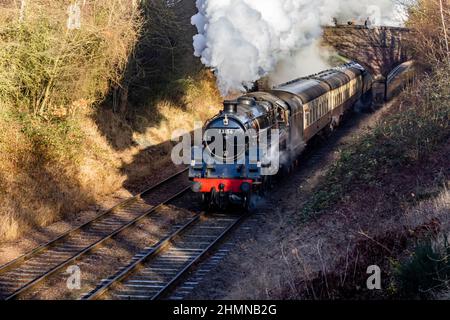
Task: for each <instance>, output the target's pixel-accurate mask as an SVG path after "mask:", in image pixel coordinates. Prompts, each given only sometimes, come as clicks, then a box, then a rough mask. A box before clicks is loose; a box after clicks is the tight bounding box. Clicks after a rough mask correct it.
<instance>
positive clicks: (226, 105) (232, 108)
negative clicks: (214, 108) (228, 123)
mask: <svg viewBox="0 0 450 320" xmlns="http://www.w3.org/2000/svg"><path fill="white" fill-rule="evenodd" d="M223 111H224V112H225V113H236V112H237V101H234V100H225V101H224V102H223Z"/></svg>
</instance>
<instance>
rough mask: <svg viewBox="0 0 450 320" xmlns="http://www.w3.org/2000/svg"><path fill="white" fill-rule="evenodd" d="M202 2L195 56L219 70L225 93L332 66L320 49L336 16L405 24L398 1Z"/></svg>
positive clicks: (196, 20)
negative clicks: (324, 30)
mask: <svg viewBox="0 0 450 320" xmlns="http://www.w3.org/2000/svg"><path fill="white" fill-rule="evenodd" d="M373 3H374V1H373V0H315V1H311V0H197V2H196V5H197V8H198V11H199V12H198V14H196V15H195V16H193V17H192V24H194V25H195V26H196V27H197V29H198V34H197V35H196V36H194V48H195V55H196V56H198V57H200V58H201V61H202V63H203V64H204V65H205V66H207V67H211V68H213V69H214V70H215V74H216V77H217V83H218V86H219V88H220V90H221V92H222V94H223V95H227V94H229V93H231V92H236V91H241V92H243V91H245V89H246V87H249V86H251V85H252V84H253V83H254V82H255V81H257V80H259V79H260V78H261V77H263V76H267V75H268V74H271V73H273V75H272V76H271V79H272V81H273V82H277V81H280V82H281V81H286V80H290V79H292V78H295V77H299V76H302V75H305V74H307V73H314V72H317V71H320V70H323V69H325V68H326V67H327V63H326V61H325V60H326V59H324V58H323V55H324V52H325V55H326V51H324V50H323V49H321V48H319V46H318V40H319V39H320V37H321V34H322V28H321V27H322V26H323V25H330V24H332V23H333V18H336V19H338V21H340V22H342V23H345V22H346V21H350V20H352V21H353V20H356V21H362V23H364V21H365V20H366V19H367V18H368V17H370V19H371V22H372V24H374V25H400V24H401V15H400V14H399V10H398V8H397V7H396V5H395V4H394V0H378V1H376V5H373Z"/></svg>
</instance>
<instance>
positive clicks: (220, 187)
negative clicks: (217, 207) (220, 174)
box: [219, 183, 225, 191]
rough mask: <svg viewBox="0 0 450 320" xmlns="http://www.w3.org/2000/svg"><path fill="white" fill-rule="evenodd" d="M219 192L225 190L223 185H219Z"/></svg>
mask: <svg viewBox="0 0 450 320" xmlns="http://www.w3.org/2000/svg"><path fill="white" fill-rule="evenodd" d="M219 190H220V191H223V190H225V185H224V184H223V183H221V184H219Z"/></svg>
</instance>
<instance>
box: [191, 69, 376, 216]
mask: <svg viewBox="0 0 450 320" xmlns="http://www.w3.org/2000/svg"><path fill="white" fill-rule="evenodd" d="M371 88H372V76H371V74H370V73H369V72H368V71H367V70H365V69H364V68H363V67H362V66H361V65H359V64H357V63H355V62H352V63H348V64H345V65H342V66H340V67H337V68H333V69H330V70H326V71H323V72H320V73H318V74H315V75H312V76H309V77H304V78H299V79H296V80H294V81H290V82H288V83H285V84H282V85H280V86H277V87H275V88H273V89H271V90H268V91H264V92H252V93H248V94H245V95H243V96H241V97H240V98H238V99H237V100H236V101H225V102H224V110H223V111H221V112H220V114H218V115H217V116H215V117H214V118H213V119H211V120H210V121H208V123H207V124H206V127H205V129H206V131H208V130H218V131H219V132H220V134H221V135H222V136H223V139H224V141H227V140H229V139H234V138H233V137H234V136H235V135H236V134H237V133H240V134H243V135H244V134H246V133H247V132H249V131H252V132H256V135H257V136H258V137H257V138H258V139H259V138H260V135H262V134H263V133H264V134H267V132H268V131H269V130H273V129H276V130H278V132H279V137H278V139H277V144H279V145H278V146H277V148H279V154H280V155H281V159H280V162H279V167H280V169H281V170H285V171H286V170H288V169H289V168H291V166H292V165H293V163H294V161H295V160H296V158H297V157H298V156H299V155H300V153H301V152H302V151H303V149H304V148H305V146H306V144H307V143H308V142H309V141H310V140H311V139H312V138H313V137H314V136H315V135H317V134H318V133H319V132H321V131H322V130H324V129H325V128H328V127H331V128H333V127H336V126H337V125H339V122H340V119H341V117H342V116H343V115H344V113H345V111H346V110H348V109H350V108H351V107H352V106H353V105H355V103H357V102H358V101H360V100H364V99H366V98H368V97H369V96H370V91H371ZM231 136H233V137H231ZM233 141H234V140H233ZM210 144H211V141H208V137H206V136H205V137H204V142H203V147H202V148H203V152H202V153H200V154H201V155H202V156H203V155H204V154H205V153H208V152H209V154H210V156H212V157H214V155H215V153H214V150H209V146H210ZM269 144H270V141H269ZM205 151H208V152H205ZM249 151H250V150H249V145H248V144H246V145H245V147H244V152H245V156H244V157H245V158H246V160H245V161H244V162H243V163H237V162H233V161H229V160H233V159H223V160H227V161H224V163H211V162H209V161H205V159H203V158H198V156H193V159H192V163H191V167H190V171H189V177H190V179H191V180H192V181H193V187H192V189H193V191H194V192H197V193H201V194H202V197H203V201H204V203H205V204H207V205H208V206H212V205H217V206H218V207H221V208H223V207H225V206H226V205H227V204H228V203H230V202H231V203H238V204H243V205H244V206H245V207H246V208H249V207H251V205H252V201H251V199H252V196H253V195H255V194H258V193H261V192H264V191H265V190H266V189H267V187H268V186H269V184H270V183H271V182H270V180H271V176H270V175H267V174H265V173H264V169H265V168H266V167H267V166H268V165H270V164H267V161H269V162H270V159H269V160H267V159H265V160H263V159H262V158H263V157H265V156H266V155H263V154H258V157H259V158H258V161H257V162H256V163H252V162H250V161H249V159H248V158H249ZM198 154H199V153H197V155H198ZM226 155H227V151H225V158H226ZM233 156H234V153H233ZM276 164H277V165H278V162H276ZM277 169H278V168H277ZM277 171H278V170H277Z"/></svg>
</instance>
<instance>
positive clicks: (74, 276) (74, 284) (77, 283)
mask: <svg viewBox="0 0 450 320" xmlns="http://www.w3.org/2000/svg"><path fill="white" fill-rule="evenodd" d="M66 274H68V275H69V277H68V278H67V281H66V286H67V289H69V290H80V289H81V269H80V267H79V266H76V265H74V266H70V267H68V268H67V270H66Z"/></svg>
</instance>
